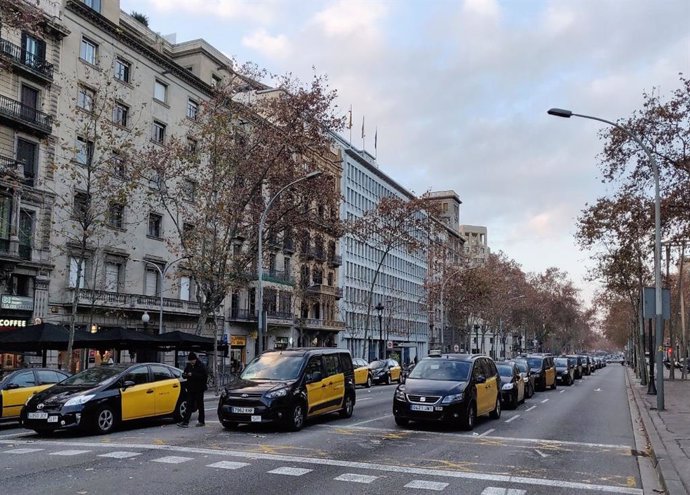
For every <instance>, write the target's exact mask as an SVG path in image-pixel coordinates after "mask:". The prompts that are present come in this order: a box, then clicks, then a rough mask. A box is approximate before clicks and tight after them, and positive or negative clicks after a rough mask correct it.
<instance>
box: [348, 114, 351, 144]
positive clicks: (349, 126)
mask: <svg viewBox="0 0 690 495" xmlns="http://www.w3.org/2000/svg"><path fill="white" fill-rule="evenodd" d="M348 128H349V129H350V146H352V105H350V121H349V125H348Z"/></svg>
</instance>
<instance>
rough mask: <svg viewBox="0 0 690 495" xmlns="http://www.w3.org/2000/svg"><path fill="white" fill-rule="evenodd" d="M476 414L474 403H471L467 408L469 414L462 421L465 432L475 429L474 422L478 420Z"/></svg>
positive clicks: (461, 424)
mask: <svg viewBox="0 0 690 495" xmlns="http://www.w3.org/2000/svg"><path fill="white" fill-rule="evenodd" d="M476 416H477V415H476V412H475V408H474V402H470V404H469V405H468V406H467V412H466V413H465V416H463V418H462V419H461V420H460V426H461V427H462V429H463V430H467V431H470V430H472V429H473V428H474V420H475V419H476Z"/></svg>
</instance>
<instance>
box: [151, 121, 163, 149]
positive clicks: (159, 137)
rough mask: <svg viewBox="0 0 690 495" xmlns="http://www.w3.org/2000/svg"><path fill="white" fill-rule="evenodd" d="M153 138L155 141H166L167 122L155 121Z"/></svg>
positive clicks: (161, 142)
mask: <svg viewBox="0 0 690 495" xmlns="http://www.w3.org/2000/svg"><path fill="white" fill-rule="evenodd" d="M151 139H152V140H153V142H154V143H158V144H163V143H164V142H165V124H163V123H161V122H158V121H154V122H153V130H152V133H151Z"/></svg>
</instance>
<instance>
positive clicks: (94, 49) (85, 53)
mask: <svg viewBox="0 0 690 495" xmlns="http://www.w3.org/2000/svg"><path fill="white" fill-rule="evenodd" d="M97 57H98V45H97V44H96V43H94V42H93V41H91V40H90V39H88V38H82V39H81V47H80V48H79V58H80V59H82V60H83V61H84V62H88V63H90V64H92V65H96V62H97V61H98V60H97Z"/></svg>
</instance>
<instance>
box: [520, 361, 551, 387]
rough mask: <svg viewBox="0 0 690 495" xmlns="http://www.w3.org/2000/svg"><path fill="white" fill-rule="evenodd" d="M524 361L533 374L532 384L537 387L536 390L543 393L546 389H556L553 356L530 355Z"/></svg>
mask: <svg viewBox="0 0 690 495" xmlns="http://www.w3.org/2000/svg"><path fill="white" fill-rule="evenodd" d="M525 359H526V360H527V363H528V364H529V367H530V370H531V371H532V373H533V374H534V383H535V385H536V386H537V390H540V391H544V390H546V389H547V387H551V388H552V389H555V388H556V387H557V383H556V364H555V363H554V361H553V356H549V355H547V354H530V355H528V356H527V357H526V358H525Z"/></svg>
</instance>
